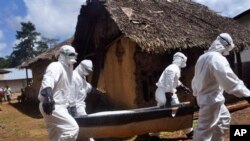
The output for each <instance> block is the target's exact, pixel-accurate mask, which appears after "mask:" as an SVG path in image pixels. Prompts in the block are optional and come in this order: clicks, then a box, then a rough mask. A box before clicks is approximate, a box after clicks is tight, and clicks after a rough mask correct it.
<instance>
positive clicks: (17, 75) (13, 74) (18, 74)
mask: <svg viewBox="0 0 250 141" xmlns="http://www.w3.org/2000/svg"><path fill="white" fill-rule="evenodd" d="M4 70H7V71H10V72H9V73H6V74H0V81H1V80H20V79H26V70H25V69H16V68H5V69H4ZM28 78H32V72H31V70H30V69H28Z"/></svg>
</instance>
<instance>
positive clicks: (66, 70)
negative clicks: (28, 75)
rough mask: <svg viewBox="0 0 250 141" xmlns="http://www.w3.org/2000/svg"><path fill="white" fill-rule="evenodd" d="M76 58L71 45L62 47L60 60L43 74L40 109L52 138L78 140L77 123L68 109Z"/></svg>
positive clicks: (39, 96)
mask: <svg viewBox="0 0 250 141" xmlns="http://www.w3.org/2000/svg"><path fill="white" fill-rule="evenodd" d="M76 57H77V53H76V52H75V49H74V48H73V47H72V46H69V45H64V46H62V47H61V48H60V54H59V58H58V61H57V62H52V63H51V64H49V66H48V67H47V69H46V72H45V74H44V76H43V80H42V84H41V88H40V93H39V95H38V99H39V101H40V104H39V109H40V112H41V113H42V115H43V118H44V121H45V124H46V127H47V130H48V134H49V140H50V141H75V140H76V138H77V135H78V132H79V126H78V124H77V123H76V121H75V119H74V118H73V117H72V116H71V115H70V114H69V112H68V110H67V106H68V98H69V94H70V93H71V92H70V86H71V80H72V73H73V64H74V63H75V62H76Z"/></svg>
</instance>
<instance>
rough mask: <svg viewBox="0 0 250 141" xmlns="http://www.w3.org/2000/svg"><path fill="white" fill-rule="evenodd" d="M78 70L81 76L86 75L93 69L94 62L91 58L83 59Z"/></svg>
mask: <svg viewBox="0 0 250 141" xmlns="http://www.w3.org/2000/svg"><path fill="white" fill-rule="evenodd" d="M76 71H77V72H78V73H79V75H80V76H82V77H85V76H87V75H89V73H90V72H92V71H93V64H92V61H91V60H83V61H82V62H81V63H80V64H79V65H78V66H77V67H76Z"/></svg>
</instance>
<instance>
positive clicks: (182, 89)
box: [177, 85, 192, 94]
mask: <svg viewBox="0 0 250 141" xmlns="http://www.w3.org/2000/svg"><path fill="white" fill-rule="evenodd" d="M177 90H180V91H183V92H184V93H186V94H192V91H191V90H190V89H189V88H188V87H186V86H184V85H180V86H178V87H177Z"/></svg>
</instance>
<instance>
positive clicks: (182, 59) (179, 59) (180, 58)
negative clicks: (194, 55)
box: [173, 52, 187, 68]
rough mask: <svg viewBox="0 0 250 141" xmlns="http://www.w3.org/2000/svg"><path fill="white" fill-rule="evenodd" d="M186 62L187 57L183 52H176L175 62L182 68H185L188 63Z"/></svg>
mask: <svg viewBox="0 0 250 141" xmlns="http://www.w3.org/2000/svg"><path fill="white" fill-rule="evenodd" d="M186 62H187V57H186V56H185V55H184V54H183V53H181V52H177V53H175V54H174V57H173V63H174V64H176V65H177V66H179V67H180V68H185V67H186V65H187V64H186Z"/></svg>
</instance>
